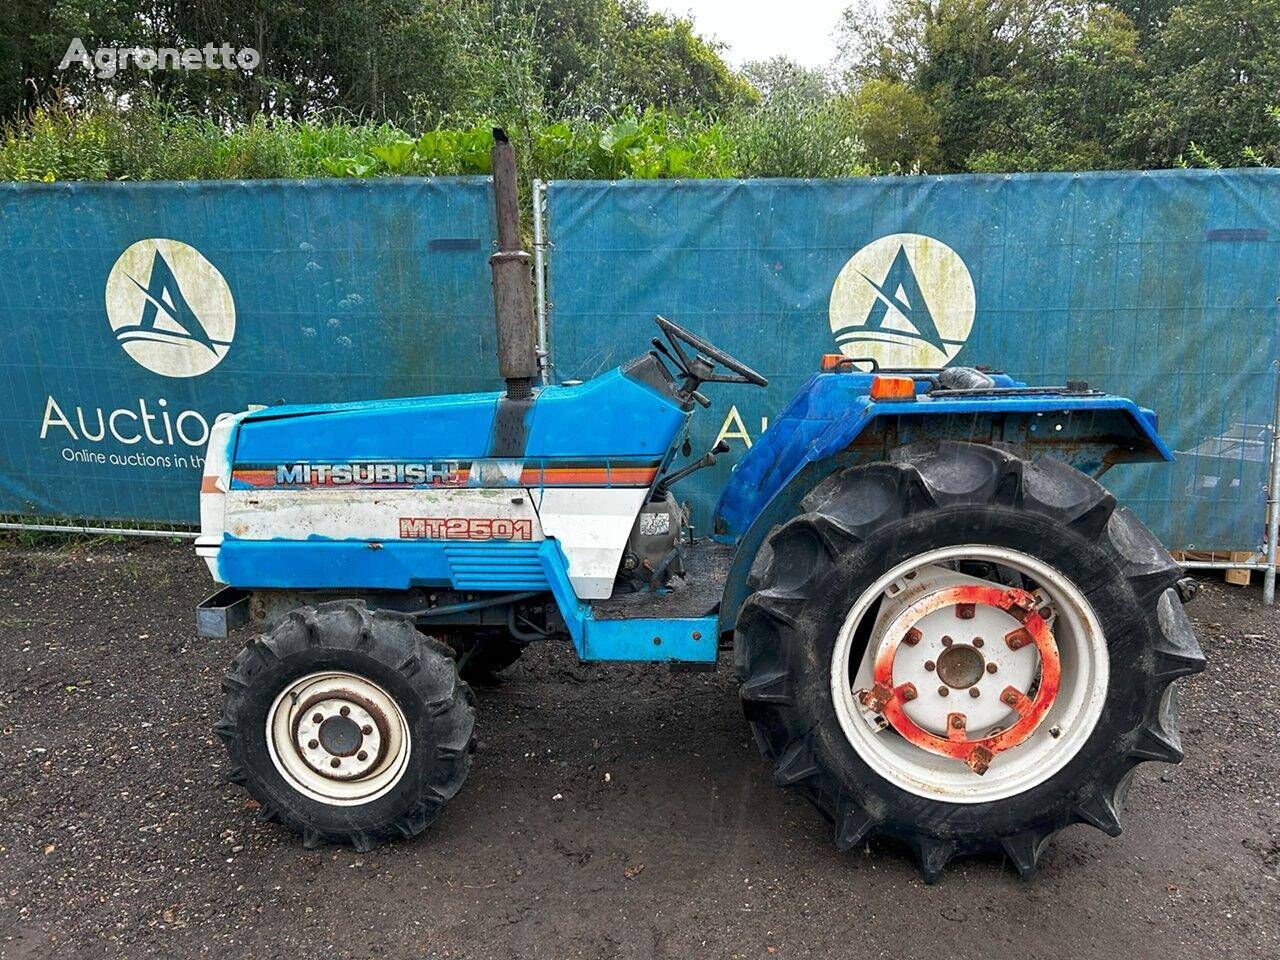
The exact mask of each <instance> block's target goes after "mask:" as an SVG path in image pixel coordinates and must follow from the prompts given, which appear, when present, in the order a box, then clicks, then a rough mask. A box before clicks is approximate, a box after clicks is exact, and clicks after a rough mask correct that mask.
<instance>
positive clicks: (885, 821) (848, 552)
mask: <svg viewBox="0 0 1280 960" xmlns="http://www.w3.org/2000/svg"><path fill="white" fill-rule="evenodd" d="M965 544H992V545H998V546H1002V547H1005V548H1009V549H1011V550H1016V551H1019V552H1021V553H1022V554H1025V555H1027V556H1030V557H1033V558H1035V559H1037V560H1039V561H1041V562H1042V563H1045V564H1048V565H1049V566H1051V567H1052V568H1054V569H1055V570H1057V571H1059V572H1060V573H1061V574H1062V575H1064V576H1065V577H1066V578H1068V579H1069V580H1070V582H1072V583H1073V584H1074V585H1075V586H1076V587H1077V588H1078V589H1079V591H1080V592H1082V593H1083V595H1084V596H1085V597H1087V599H1088V603H1089V604H1090V605H1091V607H1092V609H1093V612H1094V613H1095V614H1096V617H1097V620H1098V622H1099V624H1100V625H1101V628H1102V632H1103V634H1104V636H1105V642H1106V653H1107V657H1108V659H1109V664H1110V680H1109V684H1108V686H1107V689H1106V693H1105V701H1104V703H1103V706H1102V711H1101V714H1100V715H1099V718H1098V720H1097V722H1096V724H1095V726H1094V728H1093V730H1092V733H1091V734H1089V736H1088V739H1087V740H1086V741H1085V742H1084V743H1083V745H1082V746H1081V747H1080V748H1079V750H1078V752H1077V753H1076V754H1075V755H1074V756H1073V757H1072V758H1071V759H1070V760H1069V761H1068V762H1067V763H1066V764H1065V765H1064V766H1063V767H1062V768H1061V769H1060V770H1058V772H1057V773H1055V774H1053V775H1052V776H1051V777H1050V778H1049V779H1047V780H1044V781H1043V782H1041V783H1039V784H1037V785H1035V786H1033V787H1031V788H1030V789H1027V790H1025V791H1023V792H1021V793H1018V794H1016V795H1013V796H1010V797H1008V798H1004V799H1000V800H996V801H991V802H980V803H948V802H942V801H940V800H936V799H930V798H927V797H923V796H920V795H917V794H915V793H911V792H908V791H906V790H904V789H901V788H900V787H898V786H896V785H894V784H892V783H890V782H889V781H888V780H887V779H885V778H884V777H882V776H880V775H879V774H878V773H876V772H875V771H874V770H873V769H872V768H871V767H870V766H869V765H868V763H867V762H865V760H864V759H863V758H862V757H861V756H860V755H859V753H858V751H857V750H855V749H854V747H853V746H852V745H851V742H850V740H849V739H848V738H847V737H846V736H845V734H844V732H843V731H842V728H841V725H840V723H839V721H838V718H837V715H836V708H835V706H834V703H833V696H832V690H831V685H832V684H831V675H832V666H831V664H832V654H833V648H834V646H835V643H836V639H837V634H838V633H839V631H840V629H841V627H842V625H843V623H844V620H845V617H846V615H847V614H848V612H849V611H850V609H851V608H852V607H853V606H854V604H855V603H856V601H857V600H858V599H859V597H860V596H862V594H863V593H864V592H866V591H867V590H868V589H869V588H870V587H871V586H872V584H873V583H874V582H875V581H876V580H877V579H878V578H880V577H881V576H882V575H884V574H885V573H886V572H887V571H889V570H891V569H893V568H895V567H896V566H897V565H898V564H900V563H903V562H904V561H907V560H909V559H910V558H912V557H914V556H918V555H921V554H924V553H926V552H927V551H930V550H933V549H935V548H939V547H946V546H953V545H955V546H958V545H965ZM1182 577H1183V572H1182V570H1181V568H1180V567H1179V566H1178V565H1177V564H1176V563H1175V562H1174V561H1173V559H1172V558H1171V557H1170V556H1169V554H1168V553H1167V552H1166V551H1165V549H1164V548H1163V547H1162V546H1161V545H1160V543H1159V542H1158V541H1157V540H1156V539H1155V537H1154V536H1153V535H1152V534H1151V533H1150V532H1149V531H1148V530H1147V529H1146V528H1145V527H1144V526H1143V525H1142V524H1141V523H1140V522H1139V521H1138V520H1137V519H1136V518H1135V517H1134V516H1133V514H1131V513H1130V512H1129V511H1128V510H1126V509H1122V508H1117V507H1116V503H1115V499H1114V498H1113V497H1112V496H1111V495H1110V494H1109V493H1107V492H1106V491H1105V490H1104V489H1103V488H1102V487H1101V486H1099V485H1098V484H1097V483H1096V482H1095V481H1093V480H1092V479H1090V478H1088V477H1086V476H1084V475H1083V474H1081V473H1079V472H1078V471H1076V470H1074V469H1072V468H1070V467H1068V466H1066V465H1065V464H1062V463H1059V462H1057V461H1053V460H1043V461H1036V462H1033V463H1032V462H1026V461H1023V460H1020V459H1018V458H1017V457H1015V456H1014V455H1012V454H1011V453H1008V452H1005V451H1003V450H1000V449H997V448H994V447H991V446H985V445H977V444H964V443H943V444H939V445H933V446H930V447H921V446H909V447H905V448H903V449H902V450H901V451H900V452H899V456H898V458H897V459H896V460H895V461H894V462H888V463H877V464H872V465H869V466H864V467H858V468H852V469H848V470H845V471H842V472H839V473H837V474H834V475H832V476H831V477H829V478H828V479H827V480H825V481H823V483H821V484H820V485H819V486H818V487H817V488H815V489H814V490H813V491H812V492H811V493H810V494H809V495H808V496H807V497H806V498H805V499H804V501H803V502H802V504H801V513H800V514H799V515H798V516H796V517H794V518H793V519H791V520H790V521H788V522H786V523H784V524H782V525H780V526H779V527H777V528H775V529H774V530H773V531H772V532H771V533H770V535H769V537H768V539H767V540H766V542H765V544H764V546H763V547H762V548H761V551H760V555H759V556H758V557H757V559H756V562H755V564H754V566H753V568H752V573H751V587H752V589H753V590H754V592H753V593H752V594H751V596H750V597H749V598H748V599H747V601H746V602H745V603H744V605H743V607H742V609H741V611H740V613H739V616H738V621H737V629H736V634H735V660H736V665H737V668H738V671H739V675H740V676H741V678H742V681H743V682H742V686H741V697H742V702H743V708H744V711H745V713H746V716H747V719H748V721H749V722H750V724H751V727H752V730H753V733H754V736H755V739H756V742H757V745H758V746H759V748H760V751H761V753H762V754H763V755H764V757H765V758H766V759H767V760H769V761H770V762H771V763H773V764H774V778H775V781H776V782H777V783H778V784H779V785H781V786H786V787H790V788H792V789H795V790H797V791H799V792H801V793H802V794H804V795H805V796H806V797H808V798H809V800H811V801H812V802H813V803H814V804H815V805H816V806H817V808H818V809H819V810H820V811H821V812H822V813H823V814H825V815H826V817H827V818H829V819H830V820H831V821H832V822H833V823H834V825H835V840H836V845H837V846H838V847H839V848H840V849H841V850H848V849H850V848H853V847H855V846H858V845H861V844H863V843H864V842H865V841H866V840H867V839H869V838H870V837H872V836H877V835H883V836H889V837H894V838H896V839H898V840H900V841H902V842H904V843H905V844H907V845H908V846H909V847H910V848H911V849H912V850H913V851H914V852H915V855H916V858H917V860H918V862H919V865H920V869H921V871H922V873H923V875H924V877H925V879H926V880H928V881H930V882H932V881H934V880H936V879H937V877H938V875H939V873H940V872H941V870H942V868H943V867H944V866H945V864H946V863H947V862H948V861H949V860H950V859H951V858H953V857H956V856H961V855H966V854H971V853H981V852H984V851H996V852H1001V851H1002V852H1003V853H1004V854H1005V855H1007V857H1008V858H1009V860H1010V861H1012V863H1013V865H1014V866H1015V867H1016V868H1017V870H1018V871H1019V872H1020V873H1021V874H1022V875H1023V876H1024V877H1029V876H1031V875H1032V874H1033V873H1034V870H1035V865H1036V861H1037V858H1038V857H1039V855H1040V853H1041V851H1042V850H1043V848H1044V846H1045V844H1046V842H1047V841H1048V839H1049V838H1050V837H1051V836H1052V835H1053V834H1054V833H1055V832H1056V831H1058V830H1061V829H1062V828H1063V827H1066V826H1068V825H1070V824H1073V823H1080V822H1083V823H1088V824H1091V825H1093V826H1094V827H1097V828H1098V829H1100V830H1103V831H1104V832H1106V833H1108V834H1110V835H1112V836H1115V835H1118V834H1119V833H1120V830H1121V826H1120V815H1121V811H1122V807H1123V804H1124V799H1125V795H1126V793H1127V790H1128V785H1129V782H1130V779H1131V777H1132V773H1133V770H1134V768H1135V767H1136V766H1137V764H1139V763H1141V762H1143V761H1147V760H1156V761H1163V762H1167V763H1177V762H1178V761H1180V760H1181V758H1182V749H1181V745H1180V742H1179V738H1178V731H1177V701H1176V698H1175V697H1176V692H1175V690H1174V688H1173V686H1172V684H1173V681H1175V680H1176V679H1178V678H1179V677H1183V676H1186V675H1188V674H1193V673H1196V672H1198V671H1200V670H1202V669H1203V667H1204V658H1203V656H1202V654H1201V652H1200V648H1199V645H1198V644H1197V642H1196V639H1195V637H1194V635H1193V633H1192V630H1191V626H1190V623H1189V621H1188V619H1187V617H1186V614H1185V613H1184V612H1183V609H1182V599H1181V595H1180V591H1179V582H1180V580H1181V578H1182ZM1184 587H1185V584H1184ZM1185 592H1186V593H1187V594H1188V595H1189V593H1190V590H1189V589H1188V590H1185ZM864 649H865V642H864ZM861 653H862V652H861V651H859V650H855V651H853V657H854V658H857V657H860V656H861ZM855 662H856V660H855ZM895 735H896V734H894V733H893V732H892V731H889V732H887V733H885V734H882V736H895ZM1015 749H1016V748H1015Z"/></svg>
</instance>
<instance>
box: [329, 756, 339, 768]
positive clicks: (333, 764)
mask: <svg viewBox="0 0 1280 960" xmlns="http://www.w3.org/2000/svg"><path fill="white" fill-rule="evenodd" d="M329 766H331V767H333V768H334V769H337V768H338V767H340V766H342V761H341V760H339V759H338V758H337V757H334V758H333V759H332V760H330V761H329Z"/></svg>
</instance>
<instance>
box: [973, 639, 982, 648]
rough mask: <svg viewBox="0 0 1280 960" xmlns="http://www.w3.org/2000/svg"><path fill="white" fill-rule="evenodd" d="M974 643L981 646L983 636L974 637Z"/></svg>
mask: <svg viewBox="0 0 1280 960" xmlns="http://www.w3.org/2000/svg"><path fill="white" fill-rule="evenodd" d="M973 645H974V646H975V647H980V646H982V638H981V637H974V638H973Z"/></svg>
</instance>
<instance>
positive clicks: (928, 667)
mask: <svg viewBox="0 0 1280 960" xmlns="http://www.w3.org/2000/svg"><path fill="white" fill-rule="evenodd" d="M935 666H937V664H935V663H934V662H933V661H932V660H926V661H925V662H924V668H925V669H926V670H930V671H931V670H933V668H934V667H935Z"/></svg>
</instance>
